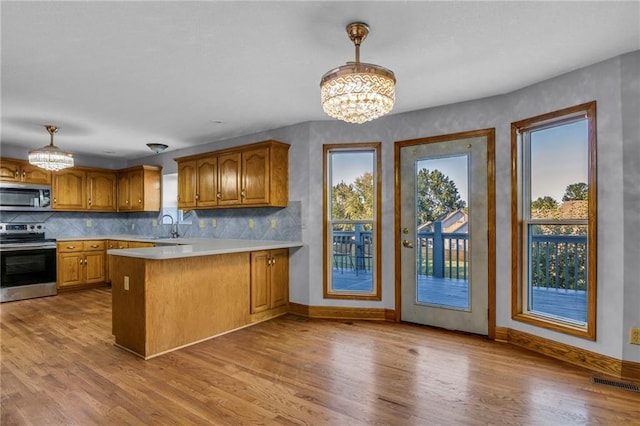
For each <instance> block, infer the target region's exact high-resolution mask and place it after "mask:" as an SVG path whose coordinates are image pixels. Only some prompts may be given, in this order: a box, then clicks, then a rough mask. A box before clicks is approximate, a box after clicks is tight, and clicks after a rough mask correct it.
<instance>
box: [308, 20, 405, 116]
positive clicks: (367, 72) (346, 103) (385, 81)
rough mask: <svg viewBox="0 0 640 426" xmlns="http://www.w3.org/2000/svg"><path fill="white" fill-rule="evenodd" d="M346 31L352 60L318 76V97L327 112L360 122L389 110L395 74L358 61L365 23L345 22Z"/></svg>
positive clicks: (366, 29) (394, 89)
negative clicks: (353, 52) (352, 52)
mask: <svg viewBox="0 0 640 426" xmlns="http://www.w3.org/2000/svg"><path fill="white" fill-rule="evenodd" d="M347 34H348V35H349V38H350V39H351V41H353V44H354V45H355V47H356V61H355V62H347V64H346V65H343V66H341V67H338V68H336V69H333V70H331V71H328V72H327V73H326V74H325V75H323V76H322V80H321V81H320V98H321V102H322V108H323V109H324V112H326V113H327V115H329V116H331V117H333V118H337V119H338V120H343V121H346V122H347V123H357V124H361V123H364V122H367V121H371V120H374V119H376V118H378V117H381V116H383V115H385V114H387V113H388V112H389V111H391V109H392V108H393V104H394V103H395V101H396V88H395V86H396V77H395V75H394V74H393V72H392V71H390V70H388V69H386V68H384V67H381V66H379V65H373V64H365V63H362V62H360V44H362V42H363V41H364V39H365V38H366V37H367V34H369V26H368V25H367V24H365V23H363V22H353V23H351V24H349V25H347Z"/></svg>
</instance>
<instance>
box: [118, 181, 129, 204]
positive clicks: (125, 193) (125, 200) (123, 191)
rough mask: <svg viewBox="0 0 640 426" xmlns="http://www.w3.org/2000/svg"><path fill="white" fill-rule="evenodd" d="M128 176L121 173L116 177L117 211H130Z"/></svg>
mask: <svg viewBox="0 0 640 426" xmlns="http://www.w3.org/2000/svg"><path fill="white" fill-rule="evenodd" d="M129 188H130V183H129V174H128V173H121V174H119V175H118V211H128V210H131V200H130V199H129V194H130V192H131V191H130V189H129Z"/></svg>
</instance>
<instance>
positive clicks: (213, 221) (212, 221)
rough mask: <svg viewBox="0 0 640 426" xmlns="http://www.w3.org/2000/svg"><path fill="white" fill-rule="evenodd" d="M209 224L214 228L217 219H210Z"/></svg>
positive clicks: (216, 224)
mask: <svg viewBox="0 0 640 426" xmlns="http://www.w3.org/2000/svg"><path fill="white" fill-rule="evenodd" d="M211 226H213V227H214V228H215V227H216V226H218V221H217V220H215V219H211Z"/></svg>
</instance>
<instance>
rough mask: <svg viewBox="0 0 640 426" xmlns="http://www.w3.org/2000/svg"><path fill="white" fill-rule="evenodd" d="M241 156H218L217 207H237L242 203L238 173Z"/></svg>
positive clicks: (232, 153)
mask: <svg viewBox="0 0 640 426" xmlns="http://www.w3.org/2000/svg"><path fill="white" fill-rule="evenodd" d="M241 158H242V155H241V154H240V152H231V153H228V154H222V155H219V156H218V192H219V194H220V196H219V197H218V205H219V206H237V205H239V204H241V203H242V199H241V196H240V193H241V189H242V188H241V184H242V181H241V176H240V171H241V167H242V163H241Z"/></svg>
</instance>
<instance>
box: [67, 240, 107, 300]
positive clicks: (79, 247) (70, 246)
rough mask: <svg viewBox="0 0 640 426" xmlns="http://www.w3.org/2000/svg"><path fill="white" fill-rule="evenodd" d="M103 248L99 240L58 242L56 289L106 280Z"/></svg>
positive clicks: (102, 242) (104, 247)
mask: <svg viewBox="0 0 640 426" xmlns="http://www.w3.org/2000/svg"><path fill="white" fill-rule="evenodd" d="M105 249H106V244H105V242H104V241H99V240H92V241H65V242H59V243H58V279H57V285H58V290H64V289H69V288H77V287H85V286H91V285H95V284H101V283H104V282H106V279H107V278H106V270H107V268H106V251H105Z"/></svg>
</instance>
